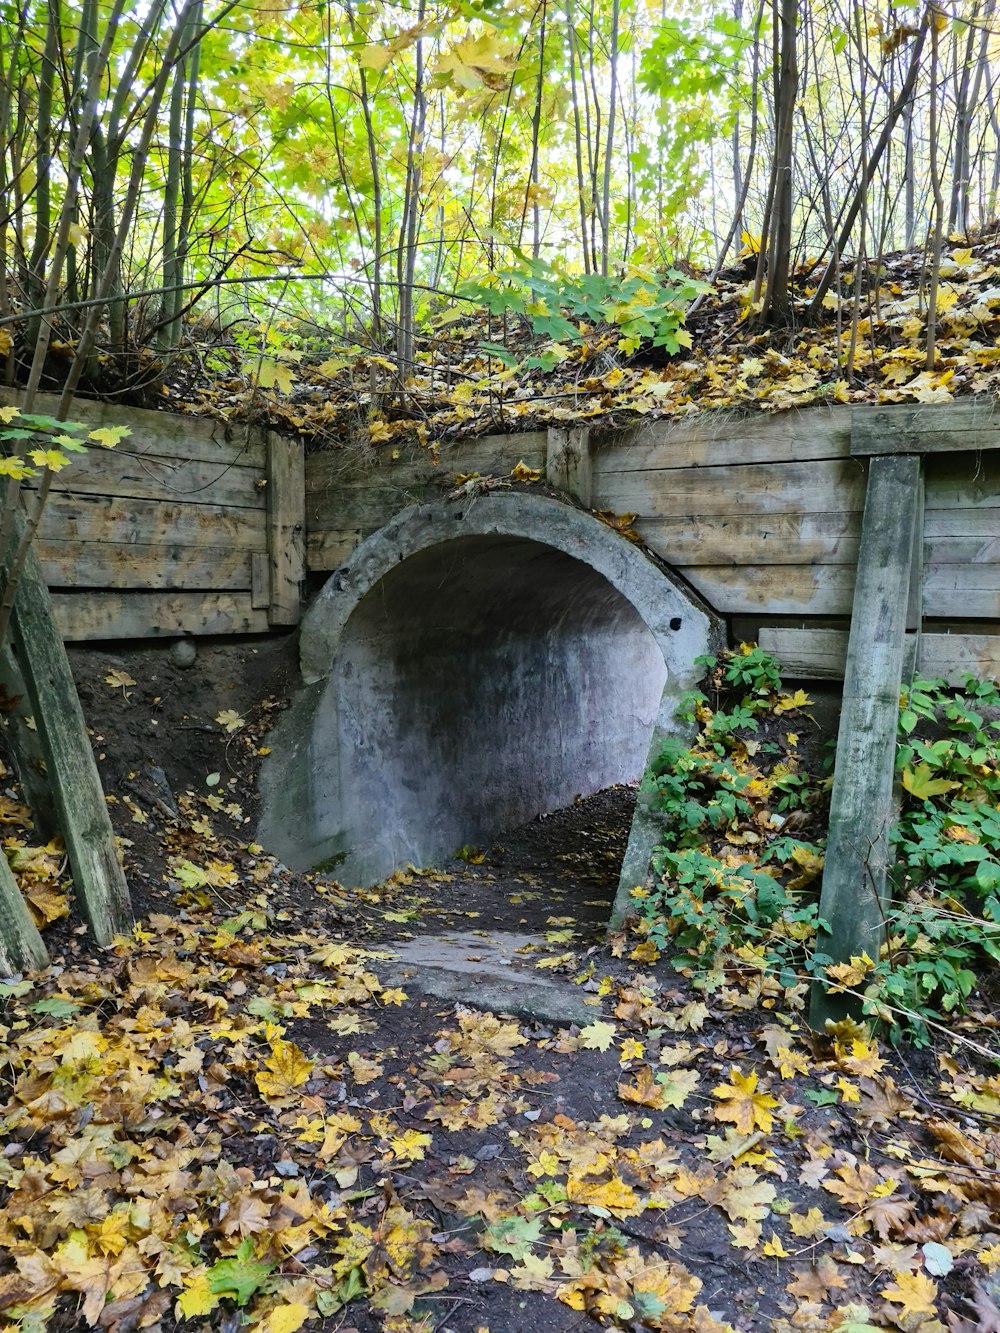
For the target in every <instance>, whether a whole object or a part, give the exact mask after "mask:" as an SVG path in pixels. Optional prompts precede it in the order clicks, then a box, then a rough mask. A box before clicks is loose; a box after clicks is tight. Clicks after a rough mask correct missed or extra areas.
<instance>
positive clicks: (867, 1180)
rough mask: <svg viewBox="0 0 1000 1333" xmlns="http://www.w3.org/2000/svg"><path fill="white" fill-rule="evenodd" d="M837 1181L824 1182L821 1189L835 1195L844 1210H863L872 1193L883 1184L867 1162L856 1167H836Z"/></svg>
mask: <svg viewBox="0 0 1000 1333" xmlns="http://www.w3.org/2000/svg"><path fill="white" fill-rule="evenodd" d="M835 1174H836V1175H838V1176H839V1177H840V1179H839V1180H824V1181H823V1182H822V1183H823V1188H824V1189H825V1190H827V1191H828V1192H829V1193H830V1194H835V1195H836V1196H837V1198H838V1199H839V1200H840V1202H841V1203H842V1204H843V1205H844V1207H845V1208H863V1207H864V1205H865V1204H866V1203H868V1201H869V1200H870V1199H871V1198H872V1197H873V1195H874V1191H875V1190H876V1189H878V1187H879V1186H880V1185H882V1184H883V1183H884V1181H883V1177H882V1176H881V1175H880V1174H879V1173H878V1172H877V1171H876V1170H874V1169H873V1168H872V1167H870V1166H869V1165H868V1163H867V1162H859V1163H858V1165H857V1166H851V1165H846V1166H838V1167H837V1170H836V1172H835Z"/></svg>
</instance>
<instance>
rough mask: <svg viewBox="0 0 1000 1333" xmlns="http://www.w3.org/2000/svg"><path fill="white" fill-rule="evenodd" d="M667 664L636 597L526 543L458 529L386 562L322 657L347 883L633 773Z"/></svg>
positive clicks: (429, 859) (477, 838)
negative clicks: (335, 646)
mask: <svg viewBox="0 0 1000 1333" xmlns="http://www.w3.org/2000/svg"><path fill="white" fill-rule="evenodd" d="M666 676H667V669H666V664H665V663H664V660H663V655H662V653H661V652H660V649H659V647H658V646H657V643H656V640H655V638H654V637H653V635H652V633H651V632H650V630H649V628H648V627H647V625H646V624H645V622H644V620H643V619H642V617H641V616H640V615H639V613H638V611H637V610H636V608H635V607H634V606H633V605H632V603H631V602H629V601H628V600H627V599H626V598H625V597H624V596H623V595H622V594H621V593H620V592H619V591H618V590H617V589H616V588H614V587H612V585H611V584H610V583H609V582H608V581H607V579H606V578H604V577H603V576H602V575H601V574H599V573H598V572H597V571H596V570H594V569H593V568H592V567H591V566H589V565H587V564H585V563H584V562H583V561H581V560H578V559H576V558H574V557H572V556H569V555H566V554H565V553H564V552H562V551H559V550H556V549H554V548H553V547H551V546H546V545H544V544H543V543H541V542H538V541H531V540H526V539H524V538H521V537H511V536H499V535H493V536H486V535H482V536H463V537H458V538H455V539H453V540H451V541H448V542H445V543H441V544H440V545H437V546H433V547H430V548H429V549H427V550H424V551H421V552H419V553H418V554H416V555H414V556H411V557H410V558H409V559H407V560H405V561H403V562H401V563H400V564H399V565H397V566H396V567H395V568H394V569H393V570H391V571H390V572H389V573H388V574H386V575H385V576H384V577H383V578H382V579H381V580H379V582H378V583H377V584H376V585H375V586H374V587H373V588H372V589H371V591H370V592H369V593H368V594H367V595H366V596H365V597H364V598H363V599H362V601H361V602H360V604H359V605H358V607H357V609H356V610H355V611H354V613H353V615H352V616H351V617H350V619H349V620H348V622H347V624H346V626H345V629H344V634H343V638H342V641H341V653H340V655H339V658H338V662H337V665H336V668H335V682H334V687H335V691H336V695H337V698H338V702H339V707H338V725H339V735H338V751H339V754H340V758H341V772H340V790H341V793H342V795H341V817H342V819H343V821H344V823H345V824H346V825H347V827H349V828H351V829H354V830H357V835H356V837H355V841H354V842H353V845H351V846H346V845H345V846H344V848H343V851H344V853H345V860H344V862H343V864H342V874H343V875H345V876H347V877H348V878H351V879H357V880H358V881H359V882H368V881H371V880H374V879H378V878H380V877H381V876H383V875H384V874H386V873H387V872H388V871H390V870H391V869H393V868H394V867H396V866H398V865H401V864H405V863H407V862H413V863H414V864H416V865H425V864H433V863H436V862H438V861H440V860H441V859H443V858H445V857H447V856H450V855H452V854H453V853H454V851H455V849H456V848H457V847H459V846H461V845H463V844H469V843H479V842H482V841H486V840H488V839H489V838H491V837H492V836H493V835H494V834H496V833H499V832H501V831H503V830H505V829H510V828H514V827H516V826H517V825H520V824H524V823H526V822H527V821H528V820H529V819H532V818H534V817H535V816H536V815H538V814H541V813H543V812H548V811H552V810H556V809H559V808H560V807H561V806H564V805H568V804H569V803H570V802H572V801H573V799H574V797H576V796H590V795H591V794H592V793H594V792H596V791H600V790H601V789H602V788H605V787H610V786H613V785H614V784H616V783H622V782H635V781H638V779H639V777H640V776H641V774H642V771H643V767H644V765H645V761H646V753H647V750H648V747H649V739H650V734H651V732H652V729H653V725H654V723H655V721H656V717H657V714H658V711H659V705H660V699H661V696H662V694H663V686H664V684H665V681H666Z"/></svg>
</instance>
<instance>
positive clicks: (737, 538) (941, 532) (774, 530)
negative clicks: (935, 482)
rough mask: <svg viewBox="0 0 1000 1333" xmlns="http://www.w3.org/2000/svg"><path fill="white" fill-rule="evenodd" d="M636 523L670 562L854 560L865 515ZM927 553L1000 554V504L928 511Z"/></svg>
mask: <svg viewBox="0 0 1000 1333" xmlns="http://www.w3.org/2000/svg"><path fill="white" fill-rule="evenodd" d="M636 527H637V529H638V531H639V534H640V535H641V537H642V538H643V540H644V541H645V542H646V543H647V545H649V546H651V547H652V548H653V549H654V550H656V551H657V552H658V553H659V554H660V555H661V556H662V557H663V558H664V559H665V560H667V561H668V562H669V563H671V564H678V565H686V564H696V565H742V564H752V565H809V564H828V565H853V564H854V563H855V562H856V560H857V555H858V542H859V540H860V534H861V515H860V514H857V513H854V514H769V515H766V516H762V515H758V514H751V515H741V514H710V515H708V516H707V517H700V516H698V515H695V514H689V515H682V514H672V515H669V516H668V517H666V518H646V519H640V520H639V521H638V522H637V524H636ZM956 529H958V530H961V531H957V532H956ZM924 559H925V563H933V564H938V565H974V564H989V563H991V562H994V561H1000V509H996V510H990V509H982V510H976V511H971V512H969V511H964V510H960V509H942V510H937V511H932V512H928V514H927V515H926V518H925V527H924Z"/></svg>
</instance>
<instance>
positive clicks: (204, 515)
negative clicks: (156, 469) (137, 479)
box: [39, 493, 266, 551]
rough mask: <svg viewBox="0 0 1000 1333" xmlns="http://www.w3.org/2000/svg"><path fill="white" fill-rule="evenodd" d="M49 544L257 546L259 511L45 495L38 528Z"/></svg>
mask: <svg viewBox="0 0 1000 1333" xmlns="http://www.w3.org/2000/svg"><path fill="white" fill-rule="evenodd" d="M39 535H40V537H41V539H42V540H44V541H50V542H60V541H79V542H109V543H112V544H114V543H130V542H136V543H139V544H140V545H142V544H150V545H157V544H159V545H183V546H186V547H193V548H196V547H205V546H222V545H226V546H231V547H233V548H234V549H236V550H241V551H255V550H263V549H264V547H265V544H266V535H265V527H264V510H263V509H262V508H261V509H237V508H224V507H223V506H222V505H207V504H183V503H172V502H170V501H168V500H139V499H136V498H135V497H127V496H114V495H60V494H58V493H57V494H51V495H50V496H49V499H48V503H47V504H46V506H45V510H44V512H43V514H42V522H41V526H40V528H39Z"/></svg>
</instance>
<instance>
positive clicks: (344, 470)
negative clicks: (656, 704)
mask: <svg viewBox="0 0 1000 1333" xmlns="http://www.w3.org/2000/svg"><path fill="white" fill-rule="evenodd" d="M53 405H54V404H53V401H52V400H47V401H43V402H40V403H39V410H40V411H51V410H52V407H53ZM74 415H75V416H76V417H77V418H78V419H81V420H85V421H87V422H92V423H93V424H94V425H101V424H126V425H128V426H129V427H130V428H131V430H132V435H131V437H130V438H129V439H127V440H126V441H124V442H123V443H122V444H121V445H119V446H118V448H117V449H115V450H114V451H111V452H105V451H103V450H99V449H98V450H94V451H93V452H91V453H90V454H88V455H87V457H86V458H84V459H82V460H80V461H74V463H73V465H72V466H71V467H70V468H67V469H66V470H65V471H64V472H62V473H61V474H59V476H57V477H56V478H55V479H54V486H53V494H52V496H51V498H50V501H49V504H48V507H47V510H46V513H45V516H44V518H43V523H42V528H41V532H40V540H39V554H40V556H41V558H42V562H43V566H44V569H45V573H46V576H47V578H48V581H49V585H50V587H51V588H52V590H53V594H54V600H55V605H56V613H57V615H58V617H59V624H60V628H61V629H62V632H63V634H64V635H65V637H66V638H68V639H111V638H134V637H152V636H170V635H177V634H241V633H262V632H266V631H268V630H272V629H277V628H284V627H287V626H290V625H293V624H295V623H296V621H297V619H298V615H299V609H300V591H301V587H302V580H303V578H304V575H305V573H306V572H307V571H308V572H311V573H313V574H315V575H323V574H326V573H328V572H330V571H332V570H334V569H336V568H337V567H338V566H339V565H340V564H342V563H343V561H344V560H345V559H346V557H347V556H348V555H349V554H350V552H351V551H352V550H353V549H354V547H355V546H356V545H357V544H358V543H359V542H360V541H361V540H362V539H363V538H364V537H366V536H368V535H369V534H370V533H372V532H375V531H376V530H377V529H378V528H380V527H382V526H383V524H384V523H386V521H387V520H388V519H389V518H390V517H391V516H392V515H393V514H395V513H396V512H397V511H398V510H399V509H401V508H403V507H404V506H406V505H408V504H411V503H414V502H416V501H420V500H425V499H431V498H438V497H440V496H441V495H442V494H447V493H448V492H449V491H453V490H455V488H456V486H457V485H459V484H460V482H459V479H460V478H463V477H465V476H466V475H468V474H470V473H477V474H479V477H480V478H496V479H498V480H502V479H509V476H510V473H511V471H512V469H513V468H514V467H515V465H516V464H517V463H518V462H523V463H524V464H525V465H526V466H527V467H529V468H532V469H537V470H539V471H540V472H541V473H542V477H543V481H544V482H547V483H548V485H549V486H554V487H556V488H557V489H560V490H563V491H567V492H569V493H570V494H572V495H573V496H574V498H576V500H577V501H578V502H579V503H582V504H583V505H584V506H585V507H587V508H590V509H593V510H595V511H607V512H609V513H612V514H618V515H620V514H635V515H636V516H637V517H636V519H635V527H636V529H637V531H638V533H639V535H640V536H641V538H642V540H643V542H644V543H645V544H646V545H648V546H649V547H650V548H651V549H652V550H653V551H655V552H656V553H657V554H658V555H660V556H661V557H662V558H663V559H664V560H666V561H667V562H669V563H670V564H671V565H672V566H674V568H676V569H677V570H678V571H679V572H680V573H681V574H682V575H683V576H684V578H686V579H687V580H688V581H689V582H690V583H691V585H692V587H694V588H695V589H696V590H697V591H698V592H699V593H701V595H702V596H703V597H704V598H705V599H706V600H707V601H708V602H709V603H710V604H711V605H712V606H713V607H714V608H715V609H716V610H717V611H719V612H721V613H723V614H724V615H726V616H728V617H729V618H730V622H731V625H732V629H733V633H734V635H735V636H736V637H739V638H758V639H759V640H760V641H761V642H762V643H764V644H765V645H766V646H768V647H770V648H772V649H773V650H774V651H775V652H776V654H777V655H778V657H779V658H780V659H781V660H782V661H783V662H784V663H785V664H786V668H787V669H788V671H789V674H800V675H804V676H811V677H816V676H819V677H823V676H838V675H841V674H842V672H843V661H844V653H845V650H846V642H847V639H846V635H847V627H848V622H849V617H850V613H851V603H852V597H853V591H854V580H855V565H856V561H857V552H858V541H859V536H860V531H861V514H862V506H863V503H864V494H865V481H866V473H867V460H866V457H865V456H864V453H865V452H866V451H868V452H878V451H881V450H883V449H885V448H893V447H895V445H896V443H897V442H898V443H899V444H900V447H901V448H904V447H906V448H910V447H915V448H917V449H919V450H920V451H921V452H924V453H925V466H924V475H925V506H924V525H923V531H924V539H923V569H922V574H921V600H922V606H921V610H922V616H923V628H924V633H923V636H922V641H921V648H920V654H921V655H920V659H919V660H920V665H921V667H922V668H923V669H924V670H925V671H928V672H929V673H932V674H940V675H945V676H947V677H948V678H952V679H957V678H958V677H959V676H960V675H961V673H962V672H963V671H966V670H968V671H972V672H975V673H977V674H997V673H998V672H1000V451H998V450H996V449H995V448H993V451H992V452H990V451H988V449H987V446H995V444H996V443H997V442H998V441H1000V412H994V410H993V408H992V406H991V405H990V404H986V405H982V404H979V403H974V402H965V403H953V404H946V405H941V406H932V407H919V406H918V407H887V408H874V407H865V406H862V407H858V408H851V407H846V406H844V407H840V406H838V407H817V408H807V409H804V410H802V411H798V412H784V413H781V414H778V415H774V416H764V415H756V416H749V417H748V416H739V415H736V414H725V413H713V414H711V415H704V416H698V415H695V416H692V417H690V418H683V419H675V420H671V421H665V422H652V423H640V424H638V425H637V426H635V427H633V428H630V429H627V430H619V431H613V432H611V431H605V430H597V429H593V430H588V429H587V428H586V427H576V428H567V429H559V428H551V429H549V430H548V431H534V432H528V433H524V434H519V435H490V436H485V437H482V438H479V439H474V440H460V441H453V442H447V441H446V442H442V443H440V444H439V445H438V446H437V448H436V450H433V451H432V450H430V449H426V448H421V447H419V446H417V445H401V446H399V447H398V448H393V447H390V446H385V445H383V446H381V447H380V448H379V449H378V450H377V451H373V453H372V455H371V456H370V457H368V458H365V457H364V456H362V455H361V454H360V453H358V452H357V451H355V450H347V449H342V450H327V451H322V452H315V453H312V454H310V455H309V456H308V457H306V458H304V459H303V451H302V447H301V445H300V444H299V443H298V442H295V441H290V440H287V439H284V438H283V437H281V436H278V435H275V434H274V433H271V432H266V431H259V430H255V429H247V428H246V427H232V428H230V427H227V426H225V425H223V424H221V423H218V422H214V421H210V420H205V419H202V418H195V417H182V416H172V415H168V414H165V413H156V412H140V411H136V410H133V409H121V408H118V407H115V406H113V405H101V404H93V403H86V402H82V401H81V402H80V403H78V404H77V405H76V407H75V409H74ZM852 440H853V446H854V450H855V452H854V453H852ZM886 441H891V442H892V443H891V444H888V445H887V444H886ZM914 442H916V443H914ZM981 451H982V452H981ZM482 503H488V498H485V499H483V500H482Z"/></svg>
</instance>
